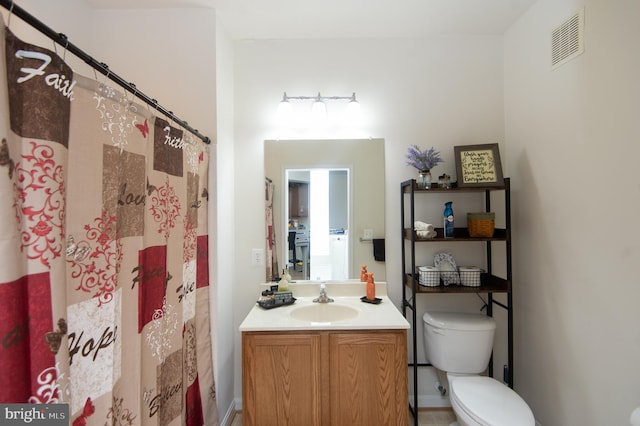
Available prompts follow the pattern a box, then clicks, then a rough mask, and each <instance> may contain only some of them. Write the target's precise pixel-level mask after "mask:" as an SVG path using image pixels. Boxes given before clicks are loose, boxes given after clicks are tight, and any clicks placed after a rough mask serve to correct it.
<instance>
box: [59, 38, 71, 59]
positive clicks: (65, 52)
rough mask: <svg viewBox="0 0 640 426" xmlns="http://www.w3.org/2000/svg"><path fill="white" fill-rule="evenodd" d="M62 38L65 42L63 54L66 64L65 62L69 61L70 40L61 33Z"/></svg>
mask: <svg viewBox="0 0 640 426" xmlns="http://www.w3.org/2000/svg"><path fill="white" fill-rule="evenodd" d="M60 37H62V38H64V41H65V44H64V52H62V62H65V60H66V59H67V49H68V48H69V38H68V37H67V36H66V35H65V34H62V33H60Z"/></svg>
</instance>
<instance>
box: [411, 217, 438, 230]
mask: <svg viewBox="0 0 640 426" xmlns="http://www.w3.org/2000/svg"><path fill="white" fill-rule="evenodd" d="M413 228H414V229H415V230H416V231H433V225H432V224H430V223H424V222H420V221H419V220H416V221H415V222H414V223H413Z"/></svg>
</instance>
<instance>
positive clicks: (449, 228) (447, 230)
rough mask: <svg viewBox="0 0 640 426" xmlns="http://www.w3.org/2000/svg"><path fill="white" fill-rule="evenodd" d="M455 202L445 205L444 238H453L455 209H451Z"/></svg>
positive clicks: (448, 202)
mask: <svg viewBox="0 0 640 426" xmlns="http://www.w3.org/2000/svg"><path fill="white" fill-rule="evenodd" d="M451 204H453V201H447V202H446V203H444V229H443V231H444V237H445V238H453V229H454V227H453V207H451Z"/></svg>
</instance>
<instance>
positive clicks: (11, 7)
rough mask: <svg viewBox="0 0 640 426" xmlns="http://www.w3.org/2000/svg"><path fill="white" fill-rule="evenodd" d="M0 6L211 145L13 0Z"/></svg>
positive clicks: (195, 131) (5, 0)
mask: <svg viewBox="0 0 640 426" xmlns="http://www.w3.org/2000/svg"><path fill="white" fill-rule="evenodd" d="M0 4H1V5H2V6H4V8H5V9H7V10H8V11H9V16H11V15H12V14H13V15H16V16H17V17H19V18H20V19H22V20H23V21H24V22H26V23H27V24H29V25H31V26H32V27H33V28H35V29H37V30H38V31H40V32H41V33H42V34H44V35H46V36H47V37H49V38H50V39H52V40H53V41H54V42H56V43H58V44H59V45H60V46H63V47H64V48H65V50H67V51H69V52H71V53H73V54H74V55H76V56H77V57H78V58H80V59H82V60H83V61H85V62H86V63H87V64H88V65H89V66H91V67H92V68H93V69H95V70H97V71H99V72H100V73H101V74H102V75H105V76H107V78H108V79H110V80H112V81H114V82H116V83H117V84H118V85H120V86H121V87H123V88H124V89H125V90H127V91H129V92H130V93H133V95H134V96H137V97H138V98H140V99H141V100H143V101H144V102H145V103H146V104H148V105H150V106H152V107H153V108H154V109H155V110H157V111H160V112H161V113H162V114H164V115H165V116H167V117H170V119H171V120H173V121H175V122H176V123H177V124H179V125H180V126H181V127H183V128H184V129H186V130H188V131H189V132H191V133H193V134H194V135H195V136H197V137H198V138H200V139H202V141H203V142H204V143H206V144H207V145H209V144H210V143H211V139H209V137H208V136H205V135H203V134H202V133H200V132H199V131H198V130H197V129H194V128H193V127H191V126H189V124H188V123H187V122H186V121H184V120H181V119H179V118H178V117H176V115H175V114H174V113H173V112H172V111H169V110H168V109H166V108H165V107H163V106H162V105H160V104H159V103H158V101H157V100H155V99H152V98H150V97H149V96H147V95H145V94H144V93H142V92H140V91H139V90H138V89H137V88H136V85H135V84H133V83H129V82H128V81H126V80H125V79H123V78H122V77H120V76H119V75H117V74H116V73H114V72H112V71H111V70H110V69H109V66H108V65H107V64H105V63H104V62H98V61H96V60H95V59H93V58H92V57H91V56H90V55H89V54H87V53H86V52H84V51H83V50H82V49H80V48H78V47H77V46H75V45H74V44H72V43H70V42H69V39H68V38H67V36H66V35H64V34H63V33H56V32H55V31H54V30H52V29H51V28H49V27H48V26H47V25H45V24H44V23H42V21H40V20H38V19H37V18H36V17H35V16H33V15H31V14H30V13H29V12H27V11H26V10H24V9H23V8H21V7H20V6H18V5H17V4H15V3H14V1H13V0H0Z"/></svg>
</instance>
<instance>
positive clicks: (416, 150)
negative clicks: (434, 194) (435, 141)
mask: <svg viewBox="0 0 640 426" xmlns="http://www.w3.org/2000/svg"><path fill="white" fill-rule="evenodd" d="M406 158H407V166H412V167H415V168H416V169H418V170H419V171H427V170H431V169H432V168H434V167H435V166H437V165H438V164H439V163H444V160H443V159H442V158H440V152H438V151H436V150H435V149H434V148H433V147H431V148H429V149H427V150H425V151H422V150H421V149H420V147H419V146H418V145H411V146H410V147H409V150H408V151H407V155H406Z"/></svg>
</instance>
